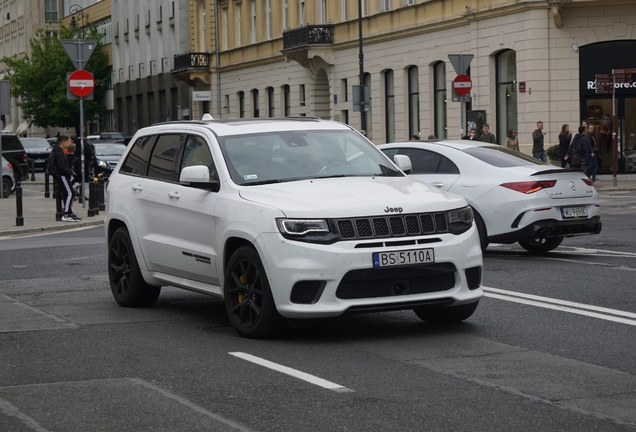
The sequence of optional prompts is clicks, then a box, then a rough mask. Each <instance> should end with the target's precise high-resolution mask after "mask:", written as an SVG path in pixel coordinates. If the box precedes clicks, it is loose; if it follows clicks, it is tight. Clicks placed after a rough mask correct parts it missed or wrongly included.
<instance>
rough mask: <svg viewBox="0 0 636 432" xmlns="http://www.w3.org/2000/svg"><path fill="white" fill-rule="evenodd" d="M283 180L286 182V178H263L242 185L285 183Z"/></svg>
mask: <svg viewBox="0 0 636 432" xmlns="http://www.w3.org/2000/svg"><path fill="white" fill-rule="evenodd" d="M283 182H284V180H279V179H269V180H261V181H257V182H249V183H242V184H241V186H260V185H266V184H274V183H283Z"/></svg>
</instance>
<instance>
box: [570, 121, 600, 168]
mask: <svg viewBox="0 0 636 432" xmlns="http://www.w3.org/2000/svg"><path fill="white" fill-rule="evenodd" d="M586 129H587V128H586V127H585V126H579V133H578V134H576V136H575V137H574V139H573V140H572V143H571V144H570V146H569V147H568V151H567V154H566V155H565V156H563V159H565V160H566V161H567V160H568V159H569V157H570V156H569V155H570V154H572V160H571V161H569V162H570V167H572V169H581V165H583V160H584V159H585V155H586V153H590V154H591V156H592V157H594V151H593V149H592V148H591V147H590V144H589V141H588V140H587V135H586V134H585V132H586Z"/></svg>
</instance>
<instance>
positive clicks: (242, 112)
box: [236, 91, 245, 118]
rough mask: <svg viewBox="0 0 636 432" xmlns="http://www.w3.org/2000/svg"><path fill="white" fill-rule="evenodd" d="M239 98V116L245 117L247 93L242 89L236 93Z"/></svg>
mask: <svg viewBox="0 0 636 432" xmlns="http://www.w3.org/2000/svg"><path fill="white" fill-rule="evenodd" d="M236 96H237V99H238V103H237V105H238V110H239V117H240V118H243V117H245V93H243V92H242V91H240V92H238V93H237V94H236Z"/></svg>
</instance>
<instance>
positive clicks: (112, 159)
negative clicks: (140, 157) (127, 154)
mask: <svg viewBox="0 0 636 432" xmlns="http://www.w3.org/2000/svg"><path fill="white" fill-rule="evenodd" d="M95 159H97V160H103V161H106V162H117V161H118V160H119V159H121V155H113V156H95Z"/></svg>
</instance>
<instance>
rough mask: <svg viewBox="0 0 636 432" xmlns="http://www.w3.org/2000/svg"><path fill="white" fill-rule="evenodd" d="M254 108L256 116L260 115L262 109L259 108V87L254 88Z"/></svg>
mask: <svg viewBox="0 0 636 432" xmlns="http://www.w3.org/2000/svg"><path fill="white" fill-rule="evenodd" d="M252 109H253V114H254V118H258V117H260V111H259V110H258V89H254V90H252Z"/></svg>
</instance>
